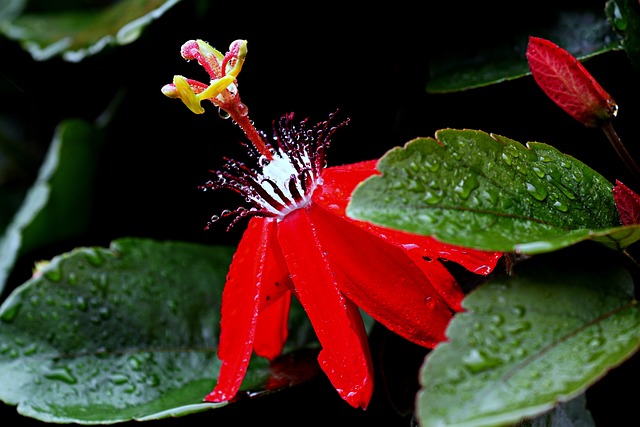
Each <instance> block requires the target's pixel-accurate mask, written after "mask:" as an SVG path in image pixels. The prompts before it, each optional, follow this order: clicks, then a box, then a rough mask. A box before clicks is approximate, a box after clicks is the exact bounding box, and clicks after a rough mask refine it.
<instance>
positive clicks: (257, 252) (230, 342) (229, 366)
mask: <svg viewBox="0 0 640 427" xmlns="http://www.w3.org/2000/svg"><path fill="white" fill-rule="evenodd" d="M274 233H275V222H274V221H271V220H267V219H264V218H252V219H251V221H250V222H249V225H248V227H247V230H246V231H245V233H244V235H243V236H242V240H241V241H240V244H239V245H238V249H237V250H236V253H235V254H234V256H233V260H232V261H231V266H230V267H229V273H228V275H227V282H226V283H225V286H224V290H223V293H222V309H221V326H220V341H219V346H218V356H219V358H220V360H221V361H222V365H221V367H220V373H219V375H218V382H217V384H216V386H215V388H214V390H213V391H212V392H211V393H209V394H208V395H207V396H206V398H205V400H206V401H209V402H222V401H226V400H230V399H231V398H233V397H234V396H235V394H236V393H237V391H238V390H239V389H240V385H241V383H242V379H243V378H244V375H245V373H246V370H247V366H248V365H249V361H250V358H251V353H252V350H253V345H254V339H255V333H256V326H257V322H258V318H259V307H260V296H261V286H262V284H263V282H264V280H265V279H266V278H272V277H274V276H278V275H279V273H281V272H278V271H277V270H276V271H275V272H274V271H273V270H270V269H273V268H274V264H268V263H266V262H265V259H266V258H268V256H269V254H270V251H272V250H273V248H272V244H273V243H275V240H273V241H270V240H269V238H270V236H271V237H273V236H274ZM265 323H270V322H265ZM278 333H280V331H276V334H278Z"/></svg>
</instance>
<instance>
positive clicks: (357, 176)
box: [313, 160, 502, 311]
mask: <svg viewBox="0 0 640 427" xmlns="http://www.w3.org/2000/svg"><path fill="white" fill-rule="evenodd" d="M376 164H377V161H376V160H371V161H367V162H361V163H355V164H350V165H345V166H336V167H331V168H327V169H326V170H325V171H324V173H323V175H322V179H323V184H322V187H320V188H319V190H316V193H315V194H314V198H313V202H314V203H317V204H319V205H321V206H323V207H324V208H326V209H327V210H328V211H331V212H332V213H334V214H335V215H337V216H340V217H343V218H344V219H345V220H347V221H349V222H351V223H353V224H355V225H357V226H359V227H361V228H363V229H365V230H367V231H368V232H369V233H371V234H373V235H375V236H378V237H380V238H382V239H385V240H386V241H387V242H388V243H390V244H392V245H395V246H397V247H399V248H401V249H402V250H404V251H405V252H407V254H408V255H409V256H410V257H411V258H412V259H413V260H414V262H415V263H416V265H417V266H418V267H419V268H420V269H421V270H422V271H423V273H424V274H426V275H427V277H428V278H429V280H430V281H431V283H432V284H433V286H434V287H435V288H436V289H437V290H438V292H439V293H440V295H441V296H442V297H443V298H444V299H445V301H446V302H447V304H448V305H449V307H451V308H452V309H454V310H456V311H460V310H461V306H460V302H461V301H462V298H463V296H464V295H463V293H462V290H461V289H460V286H459V285H458V283H457V282H456V281H455V279H454V278H453V277H452V276H451V275H450V274H449V273H448V271H446V269H445V268H444V266H443V265H442V264H440V263H439V262H437V261H435V260H436V259H437V258H441V259H446V260H449V261H454V262H456V263H458V264H460V265H461V266H463V267H464V268H466V269H467V270H469V271H471V272H473V273H476V274H484V275H486V274H489V273H490V272H491V271H493V269H494V268H495V266H496V265H497V263H498V261H499V259H500V258H501V257H502V254H501V253H499V252H483V251H476V250H473V249H467V248H463V247H458V246H452V245H448V244H445V243H441V242H439V241H437V240H435V239H434V238H432V237H429V236H419V235H416V234H410V233H406V232H403V231H399V230H392V229H389V228H384V227H379V226H376V225H373V224H371V223H368V222H364V221H356V220H353V219H351V218H348V217H346V214H345V211H346V207H347V204H348V203H349V200H350V195H351V193H352V192H353V190H354V189H355V187H356V186H357V185H358V184H359V183H360V182H362V181H363V180H364V179H366V178H368V177H370V176H372V175H374V174H376V173H379V172H378V171H377V170H376ZM425 258H426V259H428V260H425ZM429 260H432V261H431V262H429Z"/></svg>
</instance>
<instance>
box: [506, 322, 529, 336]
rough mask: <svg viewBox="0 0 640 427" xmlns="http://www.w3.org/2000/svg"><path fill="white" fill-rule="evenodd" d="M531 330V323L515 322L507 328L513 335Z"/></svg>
mask: <svg viewBox="0 0 640 427" xmlns="http://www.w3.org/2000/svg"><path fill="white" fill-rule="evenodd" d="M529 329H531V323H529V322H515V323H512V324H510V325H508V326H507V331H508V332H509V333H512V334H517V333H520V332H524V331H528V330H529Z"/></svg>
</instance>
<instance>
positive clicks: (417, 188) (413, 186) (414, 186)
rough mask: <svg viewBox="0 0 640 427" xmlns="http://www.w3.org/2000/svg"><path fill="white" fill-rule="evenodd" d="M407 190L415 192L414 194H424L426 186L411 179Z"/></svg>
mask: <svg viewBox="0 0 640 427" xmlns="http://www.w3.org/2000/svg"><path fill="white" fill-rule="evenodd" d="M407 189H409V190H410V191H413V192H414V193H422V192H424V184H422V183H421V182H420V181H418V180H417V179H411V180H409V184H408V185H407Z"/></svg>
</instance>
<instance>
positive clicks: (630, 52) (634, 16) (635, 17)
mask: <svg viewBox="0 0 640 427" xmlns="http://www.w3.org/2000/svg"><path fill="white" fill-rule="evenodd" d="M605 10H606V13H607V17H608V18H609V21H610V22H611V25H612V26H613V29H614V30H615V31H616V32H617V33H618V34H620V36H621V37H622V47H623V48H624V50H625V52H626V53H627V56H628V57H629V60H630V61H631V63H632V64H633V65H634V67H636V68H637V69H638V70H640V9H639V8H638V2H637V1H635V0H609V1H607V3H606V7H605Z"/></svg>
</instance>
